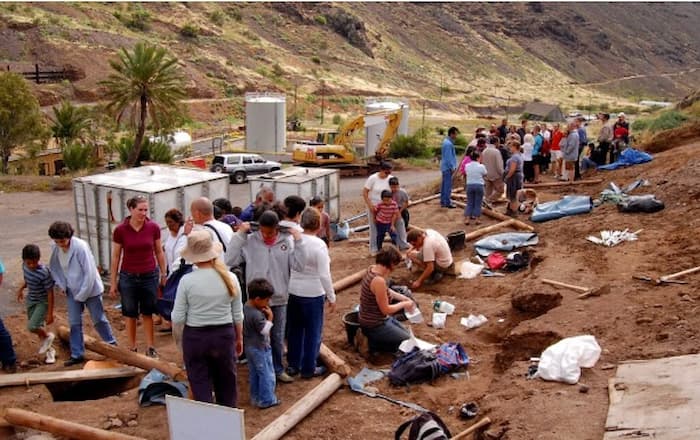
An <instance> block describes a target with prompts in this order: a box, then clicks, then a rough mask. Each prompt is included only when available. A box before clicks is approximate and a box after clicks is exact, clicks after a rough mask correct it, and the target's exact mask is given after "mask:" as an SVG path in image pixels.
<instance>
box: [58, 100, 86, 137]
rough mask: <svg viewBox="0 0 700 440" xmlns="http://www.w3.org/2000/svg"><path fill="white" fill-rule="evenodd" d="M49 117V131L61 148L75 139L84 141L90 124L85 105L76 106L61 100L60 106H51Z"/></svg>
mask: <svg viewBox="0 0 700 440" xmlns="http://www.w3.org/2000/svg"><path fill="white" fill-rule="evenodd" d="M51 119H52V122H53V125H52V126H51V133H52V134H53V137H54V138H56V141H57V142H58V144H59V146H60V147H61V148H65V146H66V145H68V144H70V143H71V142H73V141H74V140H76V139H80V140H81V141H83V142H85V135H86V133H87V132H88V130H89V129H90V125H91V124H92V118H91V117H90V110H89V109H88V108H87V107H76V106H74V105H73V104H71V103H70V102H68V101H63V103H61V106H60V107H53V118H51Z"/></svg>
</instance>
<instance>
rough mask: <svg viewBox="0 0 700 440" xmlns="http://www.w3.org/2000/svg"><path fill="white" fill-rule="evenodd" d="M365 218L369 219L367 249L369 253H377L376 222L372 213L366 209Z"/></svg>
mask: <svg viewBox="0 0 700 440" xmlns="http://www.w3.org/2000/svg"><path fill="white" fill-rule="evenodd" d="M367 220H368V221H369V251H370V253H373V254H375V253H377V252H379V249H377V224H376V223H375V222H374V214H372V211H369V210H368V211H367Z"/></svg>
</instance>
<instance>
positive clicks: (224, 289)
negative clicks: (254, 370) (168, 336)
mask: <svg viewBox="0 0 700 440" xmlns="http://www.w3.org/2000/svg"><path fill="white" fill-rule="evenodd" d="M221 251H222V245H221V243H218V242H216V243H214V242H213V241H212V237H211V234H209V232H208V231H206V230H193V231H192V232H191V233H190V234H189V235H188V236H187V246H186V247H185V248H184V249H183V251H182V253H181V256H182V258H184V259H185V260H187V261H189V262H192V263H193V264H194V265H196V266H197V270H194V271H192V272H190V273H188V274H187V275H185V276H183V277H182V279H181V280H180V284H179V285H178V288H177V294H176V297H175V304H174V306H173V311H172V322H173V325H174V326H177V325H183V324H184V330H183V331H182V352H183V357H184V360H185V367H186V369H187V378H188V379H189V382H190V387H191V389H192V395H193V396H194V399H195V400H198V401H200V402H209V403H212V400H213V399H212V390H213V391H214V395H215V401H216V402H215V403H217V404H218V405H224V406H229V407H235V406H236V401H237V398H238V390H237V384H236V358H237V356H240V354H241V353H242V351H243V305H242V304H241V288H240V285H239V284H238V279H237V278H236V277H235V275H233V274H232V273H231V272H229V271H228V269H227V268H226V266H225V265H224V262H223V261H222V260H221V259H220V258H219V256H220V255H221Z"/></svg>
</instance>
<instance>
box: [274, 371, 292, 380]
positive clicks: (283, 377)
mask: <svg viewBox="0 0 700 440" xmlns="http://www.w3.org/2000/svg"><path fill="white" fill-rule="evenodd" d="M277 382H282V383H292V382H294V378H293V377H292V376H290V375H289V374H287V372H286V371H283V372H282V374H279V375H277Z"/></svg>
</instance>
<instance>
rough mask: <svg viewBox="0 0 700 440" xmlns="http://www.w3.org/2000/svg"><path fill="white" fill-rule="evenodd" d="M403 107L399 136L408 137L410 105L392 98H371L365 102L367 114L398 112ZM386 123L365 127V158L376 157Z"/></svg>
mask: <svg viewBox="0 0 700 440" xmlns="http://www.w3.org/2000/svg"><path fill="white" fill-rule="evenodd" d="M401 106H403V109H402V111H401V112H402V114H401V125H399V131H398V134H402V135H408V104H406V103H405V102H403V101H399V100H392V99H391V98H370V99H368V100H367V101H366V102H365V110H366V111H367V113H371V112H376V111H381V110H389V111H390V110H398V109H400V108H401ZM385 129H386V122H383V123H379V124H375V125H368V124H366V127H365V156H374V153H375V152H376V151H377V144H379V141H380V140H381V138H382V135H383V134H384V130H385Z"/></svg>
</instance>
